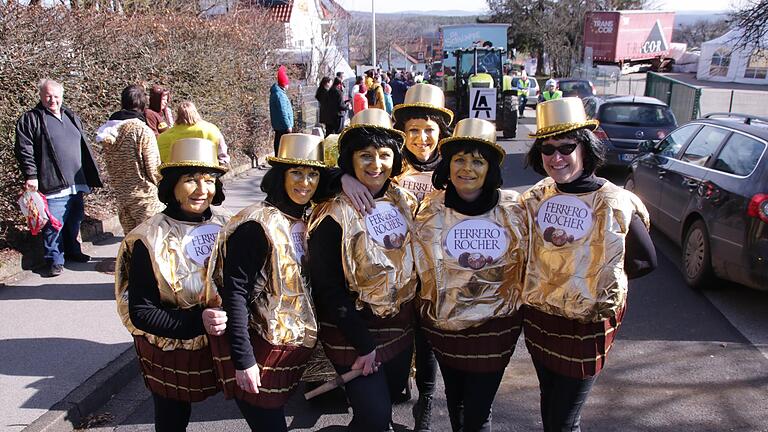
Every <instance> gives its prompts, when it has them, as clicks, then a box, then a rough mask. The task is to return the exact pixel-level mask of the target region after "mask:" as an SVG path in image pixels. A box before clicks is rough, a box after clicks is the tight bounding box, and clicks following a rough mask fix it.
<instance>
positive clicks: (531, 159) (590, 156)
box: [525, 128, 605, 177]
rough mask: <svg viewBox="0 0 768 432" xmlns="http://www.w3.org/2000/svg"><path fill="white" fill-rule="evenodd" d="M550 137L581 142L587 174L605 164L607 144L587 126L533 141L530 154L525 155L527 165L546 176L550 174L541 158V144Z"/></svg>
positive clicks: (592, 172)
mask: <svg viewBox="0 0 768 432" xmlns="http://www.w3.org/2000/svg"><path fill="white" fill-rule="evenodd" d="M548 139H555V140H561V139H572V140H574V141H576V142H577V143H579V144H581V147H582V148H583V149H584V152H583V154H584V160H583V161H582V163H583V164H584V173H585V174H587V175H591V174H594V172H595V170H597V169H598V168H600V167H601V166H603V165H604V164H605V144H603V142H602V141H600V140H599V139H597V137H596V136H595V134H593V133H592V131H591V130H589V129H586V128H581V129H576V130H573V131H569V132H565V133H563V134H560V135H555V136H552V137H547V138H537V139H536V141H534V142H533V146H531V149H530V150H528V154H527V155H526V156H525V166H526V167H529V166H530V167H531V168H533V170H534V171H536V172H537V173H539V174H541V175H543V176H545V177H546V176H548V175H549V174H547V171H546V170H545V169H544V161H543V160H542V158H541V146H542V145H543V143H544V141H545V140H548Z"/></svg>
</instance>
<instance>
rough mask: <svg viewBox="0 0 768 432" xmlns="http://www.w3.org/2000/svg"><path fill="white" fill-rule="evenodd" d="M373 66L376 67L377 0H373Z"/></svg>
mask: <svg viewBox="0 0 768 432" xmlns="http://www.w3.org/2000/svg"><path fill="white" fill-rule="evenodd" d="M371 66H373V67H374V68H376V0H371Z"/></svg>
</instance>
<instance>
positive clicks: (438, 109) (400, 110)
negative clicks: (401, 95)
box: [392, 84, 453, 125]
mask: <svg viewBox="0 0 768 432" xmlns="http://www.w3.org/2000/svg"><path fill="white" fill-rule="evenodd" d="M408 108H422V109H425V110H427V111H433V112H434V113H435V114H437V115H440V116H442V117H443V120H445V124H446V125H450V124H451V122H452V121H453V111H451V110H449V109H448V108H446V107H445V95H444V94H443V90H441V89H440V87H438V86H434V85H432V84H414V85H412V86H411V87H410V88H409V89H408V91H407V92H405V100H404V101H403V103H401V104H399V105H397V106H396V107H395V108H394V110H393V111H392V117H394V119H395V121H396V122H397V121H405V119H406V118H408V111H410V110H409V109H408Z"/></svg>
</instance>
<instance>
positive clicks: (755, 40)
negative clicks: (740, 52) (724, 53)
mask: <svg viewBox="0 0 768 432" xmlns="http://www.w3.org/2000/svg"><path fill="white" fill-rule="evenodd" d="M730 21H731V22H732V23H733V24H734V25H735V26H736V27H737V28H738V29H739V31H740V36H739V39H738V41H737V42H736V49H765V48H766V42H765V39H766V34H767V33H768V0H745V2H744V4H743V6H742V7H741V9H739V10H737V11H736V12H734V13H733V14H731V19H730Z"/></svg>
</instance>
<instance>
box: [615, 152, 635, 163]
mask: <svg viewBox="0 0 768 432" xmlns="http://www.w3.org/2000/svg"><path fill="white" fill-rule="evenodd" d="M619 157H620V158H621V160H623V161H627V162H631V161H632V159H634V158H635V154H634V153H622V154H621V155H619Z"/></svg>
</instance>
